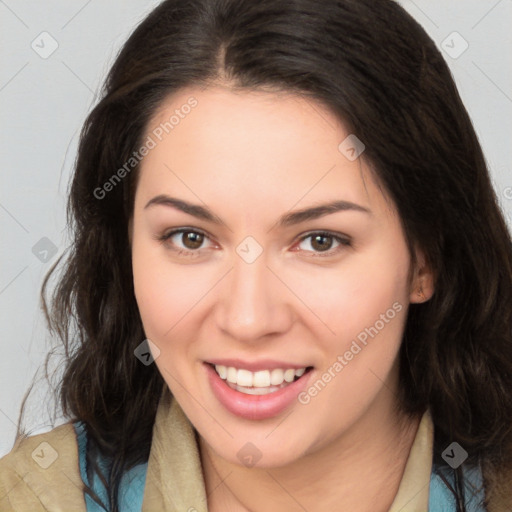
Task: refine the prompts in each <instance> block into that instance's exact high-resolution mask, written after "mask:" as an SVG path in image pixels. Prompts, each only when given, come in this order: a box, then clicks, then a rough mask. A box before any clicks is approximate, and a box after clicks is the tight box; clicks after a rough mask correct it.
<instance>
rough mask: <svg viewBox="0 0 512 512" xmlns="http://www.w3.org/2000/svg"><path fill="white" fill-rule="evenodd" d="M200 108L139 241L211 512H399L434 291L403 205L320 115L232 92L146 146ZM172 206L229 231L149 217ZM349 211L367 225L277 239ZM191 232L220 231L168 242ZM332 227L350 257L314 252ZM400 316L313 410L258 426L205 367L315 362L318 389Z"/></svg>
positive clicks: (139, 285) (139, 276) (143, 280)
mask: <svg viewBox="0 0 512 512" xmlns="http://www.w3.org/2000/svg"><path fill="white" fill-rule="evenodd" d="M190 96H194V97H195V98H196V99H197V101H198V105H197V107H195V109H193V110H192V111H191V112H190V113H189V114H188V115H187V116H185V117H184V119H181V120H180V123H179V124H178V125H176V126H175V127H174V129H173V130H172V131H171V132H170V133H169V134H168V135H167V136H166V137H164V138H163V140H162V141H161V142H159V143H158V144H157V146H156V147H155V148H153V149H151V151H150V152H149V153H148V155H147V156H146V157H145V158H144V159H143V161H142V164H141V169H140V177H139V181H138V185H137V190H136V195H135V204H134V213H133V218H132V219H131V222H130V239H131V243H132V258H133V275H134V285H135V294H136V299H137V302H138V305H139V309H140V313H141V317H142V321H143V324H144V328H145V332H146V335H147V337H148V338H149V339H150V340H151V341H152V342H153V343H154V344H155V345H156V346H157V347H158V349H159V350H160V354H159V356H158V357H157V359H156V360H155V363H156V365H157V367H158V369H159V371H160V372H161V374H162V376H163V378H164V379H165V381H166V382H167V384H168V385H169V388H170V389H171V392H172V394H173V395H174V397H175V398H176V399H177V400H178V402H179V404H180V405H181V407H182V409H183V410H184V412H185V414H186V415H187V417H188V418H189V419H190V421H191V422H192V424H193V425H194V427H195V428H196V429H197V431H198V433H199V435H200V443H199V444H200V455H201V461H202V465H203V471H204V476H205V482H206V490H207V494H208V507H209V510H211V511H214V512H218V511H221V510H222V511H224V512H229V511H248V510H250V511H258V512H260V511H267V512H268V511H270V512H272V511H276V512H277V511H282V510H287V511H299V510H300V511H303V510H304V509H306V510H308V511H321V510H329V509H331V510H358V511H372V512H376V511H377V512H378V511H387V510H388V509H389V507H390V505H391V503H392V501H393V499H394V497H395V495H396V492H397V490H398V486H399V483H400V480H401V478H402V475H403V471H404V467H405V463H406V461H407V457H408V454H409V450H410V447H411V445H412V442H413V440H414V437H415V434H416V431H417V427H418V424H419V420H420V418H419V417H414V418H406V417H402V416H401V415H399V414H398V413H397V412H396V410H395V400H396V398H395V397H396V390H397V386H398V364H397V355H398V351H399V348H400V343H401V339H402V334H403V329H404V324H405V320H406V313H407V309H408V306H409V304H410V303H411V302H421V301H424V300H428V298H430V296H431V295H432V293H433V285H432V276H431V273H430V272H429V269H428V268H427V267H426V266H425V264H424V260H423V256H422V254H421V253H418V254H417V257H418V265H417V267H416V268H414V269H411V268H410V267H411V258H410V253H409V251H408V248H407V244H406V240H405V237H404V233H403V230H402V227H401V223H400V219H399V217H398V215H397V213H396V209H395V207H394V205H393V204H392V202H391V201H390V199H389V198H388V197H387V196H386V195H385V194H384V192H383V190H382V188H381V187H379V186H378V184H377V183H376V182H375V179H374V178H373V177H372V175H371V173H370V170H369V167H368V166H367V164H366V163H365V162H364V159H363V157H360V158H357V159H356V160H355V161H349V160H348V159H347V158H346V157H345V156H344V155H343V154H342V153H341V152H340V151H339V150H338V145H339V144H340V142H341V141H343V140H344V139H345V138H346V137H347V136H348V135H349V132H348V131H347V130H346V129H345V127H344V126H343V124H342V123H341V122H339V121H338V120H337V119H336V118H335V117H334V115H333V114H332V113H331V112H330V111H329V110H328V109H326V108H325V107H323V106H322V105H321V104H320V103H316V102H313V101H312V100H310V99H304V98H302V97H300V96H297V95H294V94H291V93H290V94H285V93H277V92H272V91H265V92H263V91H259V92H254V91H247V90H244V91H237V92H235V91H234V90H233V89H230V88H229V87H228V86H227V85H224V84H216V85H211V86H210V87H208V88H202V89H200V88H188V89H183V90H181V91H180V92H179V93H177V94H176V95H174V96H172V97H170V98H168V100H167V101H166V102H165V103H164V104H163V105H162V108H161V109H160V110H159V111H158V112H157V113H155V115H154V116H153V119H152V120H151V122H150V123H149V125H148V130H147V134H150V133H151V130H152V129H154V127H156V126H158V125H159V123H161V122H162V121H164V120H166V119H169V117H170V116H171V115H172V114H173V113H174V110H175V109H177V108H178V109H179V108H180V107H181V106H182V105H184V104H185V103H186V102H187V99H188V98H190ZM363 156H364V153H363ZM159 194H167V195H169V196H172V197H176V198H179V199H182V200H185V201H188V202H191V203H194V204H199V205H202V206H207V207H208V208H209V209H210V210H211V211H212V212H213V213H214V214H215V215H216V216H218V217H220V218H221V219H222V221H223V223H222V224H215V223H213V222H210V221H206V220H201V219H198V218H196V217H193V216H191V215H189V214H186V213H184V212H181V211H179V210H178V209H175V208H173V207H170V206H164V205H152V206H150V207H147V208H145V206H146V204H147V203H148V202H149V201H150V200H151V199H152V198H153V197H155V196H157V195H159ZM340 199H343V200H346V201H350V202H352V203H355V204H357V205H359V206H362V207H363V208H366V209H368V210H369V213H367V212H361V211H355V210H347V211H339V212H336V213H332V214H329V215H326V216H323V217H321V218H318V219H316V220H309V221H305V222H302V223H300V224H297V225H292V226H287V227H280V226H278V225H277V220H278V219H279V218H280V216H282V215H283V214H285V213H289V212H290V211H297V210H301V209H303V208H308V207H311V206H316V205H318V204H321V203H326V202H329V201H333V200H340ZM180 227H187V228H191V229H192V228H194V229H195V230H199V232H204V233H205V234H206V235H207V236H206V237H205V238H204V239H203V243H202V245H200V244H201V238H199V242H198V244H199V245H200V248H199V249H194V248H193V247H194V246H193V244H192V245H191V243H190V242H188V243H187V239H184V237H183V236H182V235H179V234H178V235H174V236H173V237H172V238H170V239H168V240H167V241H166V242H162V241H160V240H157V239H156V238H157V237H158V236H161V235H163V234H166V233H168V232H169V231H170V230H171V229H175V228H180ZM317 231H330V232H332V233H333V234H334V235H338V236H341V237H344V238H345V239H347V238H349V239H350V245H343V244H339V243H338V242H337V241H336V239H334V238H327V239H326V240H325V241H324V246H325V248H326V249H327V251H325V252H322V250H321V247H322V246H320V248H319V246H318V244H314V237H309V238H304V237H305V236H306V235H308V234H312V233H313V234H315V232H317ZM247 236H252V237H253V238H254V239H255V240H256V241H257V242H258V244H259V245H260V246H261V248H262V250H263V252H262V254H261V255H260V256H259V257H258V258H257V259H256V260H255V261H254V262H253V263H250V264H248V263H247V262H246V261H244V260H243V259H242V258H241V257H240V256H239V255H238V254H237V252H236V248H237V246H238V245H239V244H240V243H241V242H242V240H244V239H245V238H246V237H247ZM172 247H175V248H176V249H185V250H186V251H188V254H190V253H193V252H194V251H196V252H197V251H199V254H192V257H187V256H186V255H184V254H181V255H180V254H178V253H177V251H173V250H172ZM191 247H192V248H191ZM323 254H328V256H322V255H323ZM410 270H411V274H409V271H410ZM411 276H412V278H411ZM419 288H421V289H422V295H420V294H419V293H418V289H419ZM397 302H398V303H399V304H400V305H401V306H402V309H401V311H400V312H399V313H397V314H396V316H395V317H394V318H393V319H392V320H391V321H389V322H388V323H386V325H385V327H384V328H383V329H382V330H380V331H379V333H378V335H376V336H375V337H374V338H373V339H371V338H370V339H369V341H368V344H367V345H366V346H365V347H364V348H363V349H362V350H361V351H360V352H359V353H358V354H357V355H356V356H355V357H354V358H353V359H352V360H351V361H349V362H348V364H347V365H346V366H345V367H344V368H343V370H342V371H341V372H339V373H338V374H337V375H336V377H335V378H333V379H332V380H331V381H330V382H329V383H328V384H327V385H326V386H325V387H324V389H323V390H322V391H321V392H320V393H318V394H317V396H315V397H314V398H312V399H311V401H310V402H309V403H308V404H307V405H303V404H301V403H299V402H298V401H297V402H294V403H293V404H292V406H290V407H289V408H288V409H286V410H285V411H284V412H283V413H282V414H279V415H278V416H275V417H273V418H270V419H266V420H260V421H252V420H247V419H242V418H239V417H237V416H235V415H233V414H231V413H230V412H228V411H227V410H226V409H225V408H224V407H223V405H222V404H220V403H219V402H218V400H217V399H216V397H215V395H214V394H213V392H212V390H211V389H210V386H209V382H208V380H207V378H206V372H205V369H204V367H203V361H207V360H210V359H213V358H220V357H226V358H240V359H244V360H254V359H256V360H257V359H264V358H265V359H266V358H270V359H278V360H284V361H289V362H290V363H292V364H298V365H300V366H313V367H314V369H313V372H314V374H313V375H312V376H311V381H310V382H312V383H313V382H315V381H316V380H317V379H318V378H320V376H321V375H322V374H323V372H325V371H327V369H328V368H329V367H332V365H333V364H334V362H335V361H336V360H337V356H338V355H342V354H344V353H345V352H346V351H347V350H348V349H349V348H350V345H351V343H352V341H353V340H354V339H355V338H356V337H357V335H358V334H359V333H361V332H362V331H364V329H365V328H367V327H370V326H373V325H375V323H376V321H377V320H379V318H380V315H381V314H383V313H385V312H386V311H387V310H388V309H389V308H391V307H392V305H393V304H394V303H397ZM249 441H250V442H251V443H253V444H254V445H255V446H256V447H257V448H258V450H259V451H260V452H261V454H262V457H261V459H260V460H259V461H258V462H257V464H256V465H255V466H254V467H246V466H244V465H243V464H241V462H240V460H239V459H238V457H237V453H238V451H239V450H240V449H241V448H242V447H243V446H244V445H245V444H246V443H247V442H249Z"/></svg>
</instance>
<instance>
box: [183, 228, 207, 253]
mask: <svg viewBox="0 0 512 512" xmlns="http://www.w3.org/2000/svg"><path fill="white" fill-rule="evenodd" d="M181 235H182V237H181V241H182V243H183V245H184V246H185V247H186V248H187V249H199V247H201V245H202V244H203V241H204V235H202V234H201V233H197V232H196V231H185V232H183V233H182V234H181Z"/></svg>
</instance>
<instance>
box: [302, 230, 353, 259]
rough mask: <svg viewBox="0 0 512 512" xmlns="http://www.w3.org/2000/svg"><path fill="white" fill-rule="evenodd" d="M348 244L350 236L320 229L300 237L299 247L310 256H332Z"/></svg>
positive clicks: (348, 245)
mask: <svg viewBox="0 0 512 512" xmlns="http://www.w3.org/2000/svg"><path fill="white" fill-rule="evenodd" d="M308 242H309V243H308ZM308 246H309V247H308ZM350 246H351V240H350V238H348V237H346V236H340V235H335V234H332V233H329V232H325V233H324V232H322V231H319V232H316V233H310V234H309V235H306V236H304V237H302V238H301V241H300V244H299V248H300V249H301V250H302V251H303V252H305V253H311V254H310V255H311V256H334V255H335V254H337V253H338V252H340V251H342V250H343V249H344V248H347V247H350Z"/></svg>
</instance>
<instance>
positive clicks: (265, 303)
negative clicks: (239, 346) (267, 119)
mask: <svg viewBox="0 0 512 512" xmlns="http://www.w3.org/2000/svg"><path fill="white" fill-rule="evenodd" d="M264 255H265V253H263V254H262V255H261V256H260V257H259V258H258V259H257V260H256V261H254V262H252V263H247V262H246V261H244V260H243V259H242V258H239V257H238V256H237V255H235V258H234V262H233V268H232V270H231V272H229V274H228V275H227V276H226V280H225V282H224V284H223V287H222V292H221V297H220V302H219V304H217V326H218V327H219V329H220V330H221V331H223V333H224V334H225V335H227V336H230V337H232V338H234V339H236V340H239V341H243V342H245V343H251V342H257V341H258V340H261V339H262V338H264V337H268V336H271V335H277V334H282V333H284V332H286V331H287V330H288V329H290V327H291V325H292V324H293V311H292V304H291V298H290V296H289V292H287V290H286V287H285V286H284V285H283V283H282V282H281V281H280V280H279V279H278V278H277V277H276V275H275V273H274V272H273V271H272V270H270V268H268V266H267V260H266V258H265V257H264Z"/></svg>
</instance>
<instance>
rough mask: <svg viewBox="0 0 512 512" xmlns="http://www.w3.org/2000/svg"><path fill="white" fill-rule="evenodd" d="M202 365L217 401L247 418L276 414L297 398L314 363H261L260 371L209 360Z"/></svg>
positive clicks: (266, 417) (252, 418) (255, 418)
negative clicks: (305, 364)
mask: <svg viewBox="0 0 512 512" xmlns="http://www.w3.org/2000/svg"><path fill="white" fill-rule="evenodd" d="M217 363H218V361H217ZM276 364H277V363H276ZM276 364H270V366H276ZM203 366H204V368H205V370H206V377H207V380H208V382H209V385H210V389H211V391H212V393H213V395H214V396H215V397H216V399H217V401H218V402H219V403H220V404H221V405H222V406H223V407H224V408H225V409H226V410H227V411H229V412H230V413H232V414H234V415H235V416H238V417H240V418H244V419H248V420H264V419H268V418H272V417H275V416H277V415H279V414H281V413H283V412H284V411H285V410H286V409H288V408H289V407H290V406H291V405H292V404H293V403H295V402H298V400H297V398H298V396H299V394H300V393H301V392H303V391H304V389H305V388H306V387H307V385H308V383H309V381H310V380H311V375H312V374H313V369H314V367H313V366H304V367H298V366H296V367H293V368H277V367H274V368H272V369H270V368H268V369H262V365H261V364H258V365H257V366H258V370H257V371H250V370H248V369H247V368H237V367H236V366H227V365H226V364H224V365H223V364H214V363H211V362H206V361H205V362H203ZM240 366H241V365H240ZM245 366H248V365H245ZM280 366H283V364H280ZM253 367H254V365H253Z"/></svg>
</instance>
